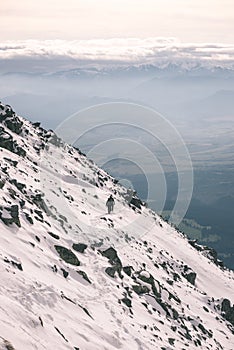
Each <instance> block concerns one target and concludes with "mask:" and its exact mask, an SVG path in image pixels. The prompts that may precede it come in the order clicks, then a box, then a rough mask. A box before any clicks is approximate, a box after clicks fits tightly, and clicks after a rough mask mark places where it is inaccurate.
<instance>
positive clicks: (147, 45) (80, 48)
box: [0, 38, 234, 69]
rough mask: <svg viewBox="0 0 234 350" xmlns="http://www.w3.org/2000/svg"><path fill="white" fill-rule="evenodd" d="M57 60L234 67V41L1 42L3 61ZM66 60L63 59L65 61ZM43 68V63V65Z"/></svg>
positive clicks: (57, 61) (84, 64)
mask: <svg viewBox="0 0 234 350" xmlns="http://www.w3.org/2000/svg"><path fill="white" fill-rule="evenodd" d="M48 60H49V61H52V62H53V61H54V62H56V64H55V67H54V68H55V69H57V68H59V67H57V66H56V65H58V66H59V62H60V63H61V66H62V65H64V62H67V64H68V66H71V65H73V66H78V65H79V66H90V65H91V66H106V65H141V64H154V65H158V66H163V65H165V64H168V63H175V64H181V65H191V66H192V65H196V64H201V65H204V66H217V65H219V66H225V67H230V68H234V44H233V45H228V44H212V43H207V44H203V43H202V44H201V43H198V44H196V43H189V44H187V43H181V42H180V41H178V40H177V39H176V38H147V39H139V38H129V39H127V38H124V39H121V38H119V39H96V40H73V41H67V40H45V41H38V40H25V41H15V42H14V41H5V42H4V43H1V44H0V62H1V61H2V62H4V63H9V62H10V61H14V62H17V61H18V62H19V61H21V62H23V61H27V62H29V61H30V62H33V61H34V62H40V64H41V63H42V62H43V61H48ZM62 62H63V63H62ZM41 69H43V65H42V66H41Z"/></svg>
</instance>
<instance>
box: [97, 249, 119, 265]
mask: <svg viewBox="0 0 234 350" xmlns="http://www.w3.org/2000/svg"><path fill="white" fill-rule="evenodd" d="M100 253H101V254H102V256H105V257H106V258H108V259H109V262H110V263H111V264H112V265H116V264H117V265H120V266H121V267H122V263H121V260H120V259H119V257H118V254H117V251H116V250H115V249H114V248H112V247H110V248H108V249H106V250H104V251H100Z"/></svg>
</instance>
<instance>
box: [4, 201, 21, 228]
mask: <svg viewBox="0 0 234 350" xmlns="http://www.w3.org/2000/svg"><path fill="white" fill-rule="evenodd" d="M5 210H7V211H8V212H9V214H10V216H11V218H4V217H3V216H2V213H1V212H0V219H1V220H2V221H3V222H4V224H5V225H7V226H9V225H12V224H16V225H17V226H18V227H21V224H20V220H19V206H18V205H17V204H16V205H12V206H11V207H5Z"/></svg>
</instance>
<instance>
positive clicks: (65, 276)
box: [61, 268, 69, 278]
mask: <svg viewBox="0 0 234 350" xmlns="http://www.w3.org/2000/svg"><path fill="white" fill-rule="evenodd" d="M61 270H62V273H63V277H64V278H67V277H68V275H69V273H68V272H67V271H66V270H64V269H63V268H61Z"/></svg>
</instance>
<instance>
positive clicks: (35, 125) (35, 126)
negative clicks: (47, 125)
mask: <svg viewBox="0 0 234 350" xmlns="http://www.w3.org/2000/svg"><path fill="white" fill-rule="evenodd" d="M32 125H33V126H34V128H39V127H40V125H41V123H40V122H34V123H32Z"/></svg>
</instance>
